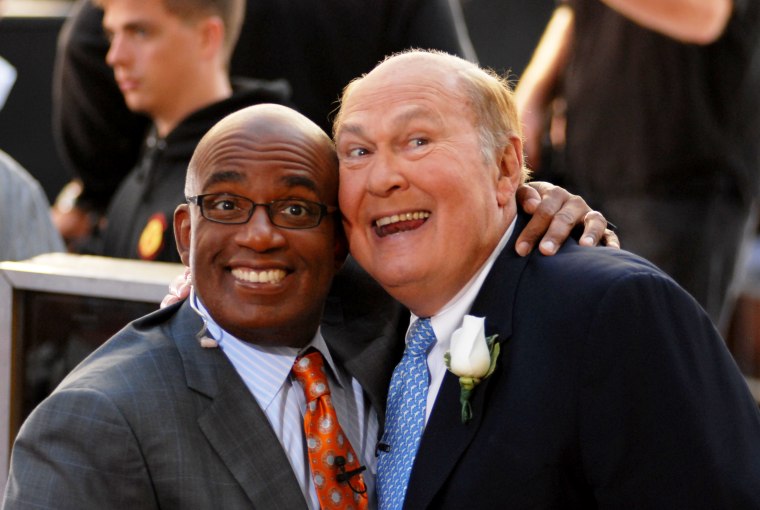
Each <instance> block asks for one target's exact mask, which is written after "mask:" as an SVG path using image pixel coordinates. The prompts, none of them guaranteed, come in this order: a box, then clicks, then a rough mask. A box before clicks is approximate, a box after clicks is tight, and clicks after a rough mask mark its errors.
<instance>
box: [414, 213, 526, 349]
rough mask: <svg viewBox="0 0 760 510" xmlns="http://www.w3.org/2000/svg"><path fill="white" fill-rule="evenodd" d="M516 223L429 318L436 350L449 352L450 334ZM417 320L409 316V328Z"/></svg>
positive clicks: (470, 305) (476, 293) (460, 323)
mask: <svg viewBox="0 0 760 510" xmlns="http://www.w3.org/2000/svg"><path fill="white" fill-rule="evenodd" d="M516 223H517V218H516V217H515V219H513V220H512V223H511V224H510V225H509V228H507V230H506V231H505V232H504V235H502V237H501V239H500V240H499V244H497V245H496V247H495V248H494V250H493V251H492V252H491V255H489V257H488V259H486V261H485V263H483V265H482V266H481V267H480V269H479V270H478V271H477V272H476V273H475V275H473V277H472V278H471V279H470V281H469V282H467V284H466V285H465V286H464V287H462V289H461V290H460V291H459V292H458V293H457V295H456V296H454V297H453V298H452V299H451V301H449V302H448V303H446V304H445V305H444V306H443V308H441V310H440V311H439V312H438V313H436V314H435V315H434V316H432V317H431V318H430V325H431V326H432V328H433V331H434V332H435V336H436V339H437V341H436V345H435V348H436V349H438V350H440V349H442V350H443V352H447V351H448V350H449V345H450V344H451V335H452V333H454V331H455V330H456V329H457V328H459V327H460V326H461V325H462V319H463V318H464V316H465V315H466V314H467V312H469V311H470V308H472V304H473V303H474V302H475V298H476V297H477V296H478V292H480V288H481V287H482V286H483V282H484V281H485V279H486V277H487V276H488V273H489V272H490V271H491V268H492V267H493V265H494V262H496V259H497V258H498V257H499V255H500V254H501V252H502V251H504V248H505V247H506V245H507V242H508V241H509V238H510V237H511V236H512V233H513V232H514V229H515V224H516ZM418 318H419V317H417V316H416V315H414V314H413V313H412V314H411V318H410V321H409V325H410V327H411V325H412V324H414V323H415V322H416V321H417V319H418Z"/></svg>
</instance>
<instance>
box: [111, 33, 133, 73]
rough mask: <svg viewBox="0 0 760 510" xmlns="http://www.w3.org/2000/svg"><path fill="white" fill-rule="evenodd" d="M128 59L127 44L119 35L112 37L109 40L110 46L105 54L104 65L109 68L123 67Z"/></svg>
mask: <svg viewBox="0 0 760 510" xmlns="http://www.w3.org/2000/svg"><path fill="white" fill-rule="evenodd" d="M128 58H129V48H128V44H127V42H126V41H125V40H124V38H123V37H121V35H114V36H113V37H112V38H111V44H110V46H109V47H108V53H106V64H108V65H109V66H111V67H116V66H118V65H123V64H124V63H125V62H127V60H128Z"/></svg>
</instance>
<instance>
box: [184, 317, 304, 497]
mask: <svg viewBox="0 0 760 510" xmlns="http://www.w3.org/2000/svg"><path fill="white" fill-rule="evenodd" d="M178 318H179V320H178V321H175V324H177V326H176V328H175V331H174V332H173V333H174V335H175V341H176V342H177V346H178V348H179V350H180V355H181V357H182V360H183V363H184V366H185V374H186V377H187V384H188V387H189V388H190V389H192V390H195V391H197V392H200V393H202V394H204V395H206V396H208V397H209V398H210V399H211V402H210V405H209V406H208V407H207V408H206V409H205V410H204V411H202V412H201V413H199V416H198V426H199V427H200V429H201V430H202V431H203V433H204V435H205V436H206V438H207V439H208V441H209V443H210V444H211V446H212V447H213V448H214V449H215V450H216V452H217V453H218V454H219V457H220V458H221V459H222V462H224V464H225V465H226V466H227V468H228V469H229V470H230V472H231V473H232V475H233V476H234V477H235V479H236V480H237V481H238V483H239V484H240V486H241V487H242V488H243V490H244V492H245V493H246V494H247V495H248V497H249V498H250V500H251V502H252V504H253V505H252V506H253V507H254V508H304V509H305V508H306V502H305V500H304V497H303V494H302V492H301V488H300V486H299V485H298V481H297V480H296V478H295V475H294V474H293V470H292V468H291V465H290V462H289V461H288V458H287V456H286V454H285V452H284V451H283V449H282V446H281V445H280V441H279V439H278V438H277V436H276V435H275V433H274V431H273V430H272V428H271V426H270V424H269V420H268V419H267V417H266V415H265V414H264V412H263V411H262V410H261V408H260V407H259V405H258V403H257V402H256V400H255V399H254V398H253V396H252V395H251V394H250V392H249V391H248V388H246V386H245V384H244V383H243V381H242V380H241V379H240V377H239V376H238V374H237V373H236V372H235V370H234V368H233V367H232V365H231V364H230V362H229V361H228V360H227V357H226V356H225V355H224V353H223V352H222V351H221V350H220V349H204V348H201V347H200V345H199V342H198V339H197V336H198V334H199V332H201V330H202V327H203V324H202V321H201V320H200V318H199V317H198V316H197V314H196V313H195V312H194V311H193V310H192V309H191V308H190V306H189V305H188V304H187V303H185V304H183V305H182V309H181V310H180V313H179V314H178Z"/></svg>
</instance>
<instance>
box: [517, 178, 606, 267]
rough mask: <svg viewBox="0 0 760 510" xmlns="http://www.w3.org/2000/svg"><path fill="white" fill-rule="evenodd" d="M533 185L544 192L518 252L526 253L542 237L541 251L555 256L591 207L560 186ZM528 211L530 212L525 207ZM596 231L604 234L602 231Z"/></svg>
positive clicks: (521, 239)
mask: <svg viewBox="0 0 760 510" xmlns="http://www.w3.org/2000/svg"><path fill="white" fill-rule="evenodd" d="M530 186H531V187H533V188H534V189H535V191H537V192H538V193H539V194H540V195H541V198H542V200H541V202H540V203H539V204H538V205H537V206H536V207H535V210H534V211H533V217H532V218H531V220H530V221H529V222H528V224H527V225H526V226H525V228H524V229H523V231H522V232H521V233H520V236H519V237H518V238H517V244H516V251H517V253H518V254H519V255H521V256H525V255H527V254H528V253H529V252H530V250H531V249H533V247H534V246H535V245H536V244H537V243H538V242H539V240H540V243H541V244H540V245H539V250H540V251H541V253H543V254H544V255H554V254H555V253H556V252H557V249H558V248H559V246H561V245H562V243H564V242H565V240H567V238H568V237H569V236H570V233H571V232H572V230H573V227H574V226H575V225H577V224H580V223H581V222H582V221H583V218H584V216H585V215H586V214H587V213H588V212H590V211H591V208H589V206H588V204H586V202H585V200H583V199H582V198H581V197H579V196H577V195H573V194H571V193H569V192H568V191H567V190H565V189H563V188H560V187H558V186H553V185H551V184H549V183H542V182H533V183H531V184H530ZM526 212H530V211H529V210H527V209H526ZM603 229H604V228H602V230H603ZM593 232H596V233H597V234H598V235H599V236H601V230H599V231H598V232H597V231H595V230H594V231H592V233H593ZM542 236H543V237H542Z"/></svg>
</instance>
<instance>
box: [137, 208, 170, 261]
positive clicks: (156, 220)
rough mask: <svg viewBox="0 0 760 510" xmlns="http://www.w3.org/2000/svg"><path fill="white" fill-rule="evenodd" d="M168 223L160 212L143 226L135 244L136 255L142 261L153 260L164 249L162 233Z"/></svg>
mask: <svg viewBox="0 0 760 510" xmlns="http://www.w3.org/2000/svg"><path fill="white" fill-rule="evenodd" d="M167 226H168V222H167V221H166V216H165V215H164V213H162V212H157V213H156V214H154V215H153V216H151V217H150V218H148V222H147V223H146V224H145V228H144V229H143V231H142V234H140V240H139V241H138V243H137V254H138V255H139V256H140V258H141V259H143V260H153V259H155V258H156V257H157V256H158V254H159V253H160V252H161V250H162V249H163V247H164V232H165V231H166V227H167Z"/></svg>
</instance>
